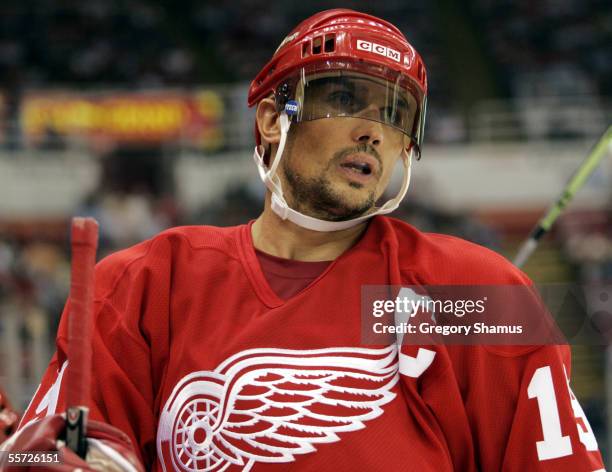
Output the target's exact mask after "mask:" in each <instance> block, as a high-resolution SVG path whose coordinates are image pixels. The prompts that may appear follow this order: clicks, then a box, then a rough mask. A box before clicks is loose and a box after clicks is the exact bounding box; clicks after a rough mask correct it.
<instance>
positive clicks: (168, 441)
mask: <svg viewBox="0 0 612 472" xmlns="http://www.w3.org/2000/svg"><path fill="white" fill-rule="evenodd" d="M96 277H97V280H96V295H95V330H94V338H93V359H94V361H93V362H94V365H93V380H92V383H93V385H92V398H91V416H92V418H94V419H96V420H101V421H105V422H108V423H111V424H112V425H114V426H116V427H118V428H120V429H121V430H122V431H124V432H126V433H127V434H128V435H129V436H130V437H131V439H132V441H133V442H134V444H136V445H137V447H138V448H139V453H140V455H141V457H142V460H143V461H144V463H145V464H146V466H147V468H149V469H151V470H155V471H161V470H165V471H170V470H180V471H196V470H197V471H199V470H201V471H222V470H228V471H231V470H245V471H246V470H253V471H259V470H297V471H320V470H332V471H334V472H341V471H351V472H354V471H355V470H360V471H419V472H424V471H432V472H433V471H435V472H440V471H445V470H447V471H451V470H460V471H473V470H484V471H497V470H504V471H525V470H530V471H531V470H538V471H555V472H560V471H561V472H563V471H568V472H569V471H572V472H576V471H588V472H592V471H595V470H602V469H603V465H602V461H601V457H600V454H599V452H598V450H597V444H596V441H595V437H594V435H593V432H592V430H591V428H590V426H589V424H588V421H587V420H586V418H585V416H584V413H583V412H582V409H581V407H580V405H579V404H578V402H577V400H576V399H575V397H574V396H573V394H572V393H571V390H570V389H569V384H568V381H567V377H566V375H569V369H570V354H569V349H568V348H567V347H566V346H540V347H529V348H527V347H525V348H517V349H513V350H511V349H506V350H501V349H493V348H487V347H485V346H441V345H440V346H403V347H401V349H400V352H398V349H397V347H396V346H395V345H391V346H364V345H362V344H361V333H360V330H361V322H360V313H361V311H360V290H361V287H362V286H363V285H381V284H389V285H391V284H392V285H402V284H406V285H436V284H439V285H463V284H473V285H483V284H499V285H502V284H529V280H528V279H527V278H526V277H525V276H524V275H523V274H522V273H521V272H520V271H519V270H517V269H516V268H514V267H513V266H512V265H511V264H509V263H508V262H507V261H506V260H505V259H503V258H502V257H500V256H499V255H497V254H495V253H493V252H491V251H488V250H486V249H484V248H482V247H479V246H476V245H473V244H470V243H467V242H465V241H462V240H459V239H456V238H451V237H448V236H442V235H436V234H424V233H421V232H419V231H417V230H416V229H414V228H413V227H411V226H410V225H407V224H405V223H403V222H400V221H397V220H394V219H392V218H387V217H375V218H374V219H373V220H372V221H371V222H370V224H369V227H368V229H367V231H366V233H365V234H364V236H363V237H362V238H361V240H360V241H359V242H358V243H357V244H356V245H355V246H354V247H352V248H351V249H350V250H348V251H346V252H345V253H344V254H343V255H342V256H340V257H339V258H338V259H336V260H335V261H334V262H333V263H332V264H330V266H329V267H328V268H327V269H326V270H325V271H324V272H323V273H322V274H321V275H320V276H319V277H318V278H317V279H316V280H315V281H313V282H312V283H311V284H310V285H309V286H308V287H307V288H305V289H304V290H303V291H301V292H300V293H298V294H297V295H295V296H293V297H291V298H290V299H288V300H282V299H280V298H279V297H278V296H277V295H276V294H275V293H274V292H273V291H272V290H271V288H270V287H269V285H268V284H267V282H266V279H265V277H264V275H263V274H262V271H261V268H260V266H259V262H258V260H257V257H256V254H255V250H254V247H253V242H252V238H251V231H250V225H244V226H238V227H233V228H213V227H204V226H199V227H183V228H175V229H172V230H169V231H166V232H164V233H162V234H160V235H159V236H157V237H155V238H153V239H151V240H149V241H146V242H144V243H141V244H139V245H137V246H134V247H132V248H130V249H127V250H124V251H121V252H118V253H116V254H113V255H111V256H109V257H107V258H106V259H104V260H103V261H101V262H100V263H99V264H98V267H97V270H96ZM66 339H67V320H66V316H64V317H63V319H62V323H61V325H60V329H59V332H58V336H57V353H56V355H55V356H54V358H53V359H52V361H51V364H50V365H49V368H48V370H47V372H46V374H45V376H44V378H43V380H42V383H41V386H40V388H39V390H38V391H37V393H36V395H35V397H34V398H33V400H32V403H31V405H30V407H29V408H28V411H27V412H26V414H25V418H24V421H23V422H22V423H23V424H25V423H27V422H29V421H32V420H34V419H36V418H39V417H41V416H44V415H48V414H52V413H54V412H56V411H63V409H64V408H65V398H64V397H65V396H64V392H63V389H62V377H63V373H64V372H65V369H66V365H67V359H66V351H67V346H66V343H67V341H66Z"/></svg>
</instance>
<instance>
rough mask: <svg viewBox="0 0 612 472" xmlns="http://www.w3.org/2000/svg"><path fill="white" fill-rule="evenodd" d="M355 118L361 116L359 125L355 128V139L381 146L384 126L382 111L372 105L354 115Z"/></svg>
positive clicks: (358, 121)
mask: <svg viewBox="0 0 612 472" xmlns="http://www.w3.org/2000/svg"><path fill="white" fill-rule="evenodd" d="M353 116H354V117H355V118H361V119H359V120H356V121H357V125H356V126H355V128H353V132H352V136H351V137H352V138H353V141H356V142H359V143H369V144H371V145H373V146H379V145H380V144H382V141H383V128H382V126H383V125H382V123H380V122H379V121H378V120H379V119H380V111H379V109H378V107H376V106H375V105H370V106H368V107H367V108H364V109H363V110H361V111H360V112H359V113H358V114H356V115H353Z"/></svg>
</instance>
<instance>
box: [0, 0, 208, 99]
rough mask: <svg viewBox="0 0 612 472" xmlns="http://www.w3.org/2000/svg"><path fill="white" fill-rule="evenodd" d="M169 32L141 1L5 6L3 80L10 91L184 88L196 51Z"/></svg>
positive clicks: (0, 53)
mask: <svg viewBox="0 0 612 472" xmlns="http://www.w3.org/2000/svg"><path fill="white" fill-rule="evenodd" d="M169 29H170V27H169V26H168V23H167V21H166V18H165V15H164V14H163V12H162V11H161V10H160V8H159V7H158V6H156V5H155V4H154V3H153V2H149V1H145V0H126V1H122V2H118V1H105V0H88V1H86V2H80V1H78V0H68V1H62V2H49V1H33V2H20V1H16V0H8V1H3V2H2V4H1V5H0V77H2V79H1V80H2V81H3V82H4V84H5V86H7V85H8V86H12V87H14V88H18V87H40V86H57V85H61V84H71V85H78V86H83V85H88V84H89V85H91V84H95V85H96V86H104V85H113V84H118V83H121V84H125V85H129V86H131V87H151V86H153V87H154V86H160V85H168V84H172V85H177V84H186V83H189V82H190V81H192V80H195V78H196V76H195V74H194V58H193V53H192V52H191V51H190V50H189V49H188V48H187V47H185V45H184V44H181V43H180V42H178V40H177V39H176V38H180V36H176V37H175V35H172V34H171V31H169Z"/></svg>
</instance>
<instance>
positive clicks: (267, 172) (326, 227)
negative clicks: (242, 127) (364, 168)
mask: <svg viewBox="0 0 612 472" xmlns="http://www.w3.org/2000/svg"><path fill="white" fill-rule="evenodd" d="M280 125H281V138H280V142H279V143H278V148H277V150H276V156H275V157H274V159H273V160H272V166H271V167H270V168H269V169H268V167H267V166H266V164H265V162H264V153H263V151H260V149H259V146H255V152H254V153H253V159H254V160H255V164H256V165H257V170H258V171H259V177H260V178H261V180H262V181H263V183H264V184H265V185H266V187H267V188H268V190H270V192H271V193H272V211H274V213H276V214H277V215H278V216H279V217H280V218H281V219H283V220H289V221H291V222H292V223H295V224H296V225H298V226H301V227H302V228H306V229H310V230H312V231H322V232H330V231H340V230H343V229H348V228H352V227H353V226H356V225H358V224H359V223H361V222H363V221H366V220H367V219H369V218H372V217H373V216H375V215H385V214H387V213H391V212H392V211H393V210H395V209H396V208H397V207H398V206H399V204H400V202H401V201H402V199H403V198H404V196H405V195H406V192H407V191H408V186H409V185H410V165H411V161H412V153H413V151H412V149H411V150H410V153H408V152H407V151H406V149H405V148H404V150H403V151H402V162H403V164H404V177H403V181H402V187H401V188H400V191H399V192H398V193H397V195H396V196H395V197H394V198H392V199H391V200H389V201H387V202H386V203H385V204H384V205H383V206H381V207H379V208H376V209H375V210H374V211H372V212H370V213H366V214H365V215H362V216H359V217H357V218H353V219H350V220H346V221H327V220H320V219H318V218H313V217H312V216H308V215H304V214H303V213H300V212H298V211H296V210H294V209H293V208H291V207H290V206H289V205H288V204H287V201H286V200H285V197H284V195H283V187H282V184H281V181H280V178H279V177H278V175H277V174H276V170H277V169H278V165H279V163H280V161H281V159H282V157H283V150H284V149H285V143H286V142H287V134H288V133H289V126H290V125H291V122H290V121H289V117H288V116H287V113H286V112H285V111H282V112H281V114H280Z"/></svg>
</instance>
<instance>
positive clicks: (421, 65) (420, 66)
mask: <svg viewBox="0 0 612 472" xmlns="http://www.w3.org/2000/svg"><path fill="white" fill-rule="evenodd" d="M417 77H418V78H419V80H423V63H422V62H421V61H418V70H417Z"/></svg>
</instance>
